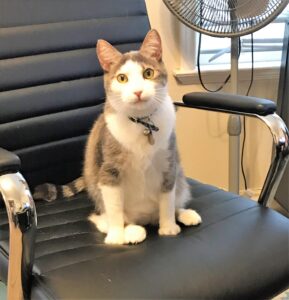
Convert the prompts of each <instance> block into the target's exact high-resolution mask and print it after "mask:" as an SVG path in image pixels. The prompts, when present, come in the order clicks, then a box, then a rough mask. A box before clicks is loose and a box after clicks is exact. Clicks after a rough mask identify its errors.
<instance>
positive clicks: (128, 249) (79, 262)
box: [43, 245, 133, 274]
mask: <svg viewBox="0 0 289 300" xmlns="http://www.w3.org/2000/svg"><path fill="white" fill-rule="evenodd" d="M122 247H123V245H122ZM125 250H126V251H121V252H114V253H109V255H110V256H111V255H120V254H122V253H127V251H133V249H130V246H127V248H125ZM106 256H107V253H106V254H104V255H99V256H96V257H93V258H89V259H84V260H79V261H77V262H73V263H71V264H67V265H63V266H61V267H59V268H55V269H54V268H53V269H51V270H49V271H47V272H45V273H43V274H49V273H50V272H53V271H56V270H59V269H63V268H66V267H70V266H74V265H77V264H81V263H84V262H88V261H91V260H95V259H101V258H103V257H106Z"/></svg>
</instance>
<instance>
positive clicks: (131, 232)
mask: <svg viewBox="0 0 289 300" xmlns="http://www.w3.org/2000/svg"><path fill="white" fill-rule="evenodd" d="M146 235H147V234H146V230H145V228H144V227H142V226H139V225H133V224H130V225H127V226H126V227H125V229H124V242H125V244H138V243H141V242H142V241H144V240H145V238H146Z"/></svg>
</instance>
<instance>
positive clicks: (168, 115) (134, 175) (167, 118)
mask: <svg viewBox="0 0 289 300" xmlns="http://www.w3.org/2000/svg"><path fill="white" fill-rule="evenodd" d="M151 119H152V121H153V123H154V124H155V126H157V127H158V128H159V131H157V132H153V135H154V139H155V143H154V144H153V145H151V144H150V143H149V142H148V137H147V136H145V135H144V134H143V131H144V126H143V125H141V124H136V123H134V122H132V121H131V120H129V119H128V117H127V116H124V115H120V114H116V113H115V114H107V115H106V117H105V120H106V123H107V126H108V129H109V130H110V132H111V133H112V135H113V136H114V137H115V138H116V139H117V141H118V142H119V143H120V144H121V145H122V146H123V147H124V148H126V149H128V150H129V152H130V153H131V155H130V159H131V161H130V164H129V165H128V168H127V170H126V174H125V178H124V181H123V185H122V187H123V188H124V198H125V199H124V202H125V215H126V218H127V222H129V223H131V222H137V224H142V223H143V224H146V223H148V222H154V221H157V220H158V197H159V194H160V187H161V184H162V180H163V172H164V171H166V170H167V167H168V160H167V154H168V144H169V139H170V136H171V134H172V131H173V130H174V127H175V111H174V107H173V104H172V102H171V100H170V99H167V100H166V101H164V103H162V105H161V106H159V108H158V110H157V111H156V112H155V113H154V114H153V115H152V117H151ZM148 218H149V219H148Z"/></svg>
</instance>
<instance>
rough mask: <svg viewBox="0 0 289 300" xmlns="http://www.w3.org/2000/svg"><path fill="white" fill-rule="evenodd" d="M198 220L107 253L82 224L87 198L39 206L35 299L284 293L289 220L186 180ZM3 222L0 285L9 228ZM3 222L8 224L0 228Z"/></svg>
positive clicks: (151, 232)
mask: <svg viewBox="0 0 289 300" xmlns="http://www.w3.org/2000/svg"><path fill="white" fill-rule="evenodd" d="M189 182H190V184H191V190H192V196H193V197H192V201H191V202H190V204H189V206H190V207H192V208H193V209H196V210H197V211H198V212H199V213H200V214H201V216H202V218H203V223H202V224H201V225H200V226H197V227H187V228H185V227H182V232H181V233H180V234H179V235H178V236H176V237H160V236H158V234H157V228H156V227H153V226H151V227H150V226H148V227H147V230H148V237H147V239H146V240H145V241H144V242H143V243H141V244H139V245H125V246H109V245H105V244H104V242H103V241H104V234H102V233H100V232H98V231H97V230H96V229H95V227H94V225H92V224H90V223H89V221H87V217H88V215H89V214H90V213H91V212H92V211H93V204H92V202H91V201H89V199H88V197H87V195H86V194H85V193H82V194H79V195H77V196H76V197H74V198H73V199H71V200H64V199H62V200H57V201H55V202H52V203H46V202H38V203H37V213H38V233H37V242H36V256H35V264H34V281H33V287H32V299H37V300H39V299H104V298H105V299H109V298H112V299H117V298H120V299H128V298H130V299H138V298H142V299H162V298H163V299H166V298H182V299H184V298H188V299H230V300H232V299H265V298H266V299H267V298H270V297H272V296H274V295H275V294H276V293H278V292H280V291H282V290H284V289H286V288H287V287H288V286H289V262H288V253H289V252H288V247H289V246H288V233H289V232H288V230H289V220H288V219H287V218H285V217H283V216H282V215H280V214H279V213H277V212H275V211H273V210H271V209H268V208H264V207H261V206H259V205H258V203H256V202H255V201H252V200H249V199H246V198H242V197H240V196H238V195H235V194H232V193H228V192H225V191H223V190H220V189H218V188H215V187H212V186H209V185H204V184H201V183H199V182H197V181H193V180H189ZM5 218H6V217H5V211H4V210H3V209H2V211H1V218H0V221H1V223H0V225H1V226H0V250H1V251H0V279H1V280H2V281H4V282H6V278H7V256H8V255H7V253H8V225H7V219H5ZM5 220H6V221H5Z"/></svg>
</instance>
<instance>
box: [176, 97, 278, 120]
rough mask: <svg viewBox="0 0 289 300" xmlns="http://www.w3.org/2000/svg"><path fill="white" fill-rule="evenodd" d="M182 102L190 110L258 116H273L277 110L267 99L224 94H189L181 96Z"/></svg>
mask: <svg viewBox="0 0 289 300" xmlns="http://www.w3.org/2000/svg"><path fill="white" fill-rule="evenodd" d="M183 102H184V105H185V106H187V107H192V108H199V109H206V110H212V111H220V112H226V113H231V114H244V115H259V116H267V115H270V114H273V113H274V112H275V111H276V108H277V107H276V104H275V103H274V102H273V101H270V100H267V99H261V98H256V97H249V96H241V95H234V94H226V93H214V94H211V93H189V94H186V95H184V96H183ZM177 105H178V104H177Z"/></svg>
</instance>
